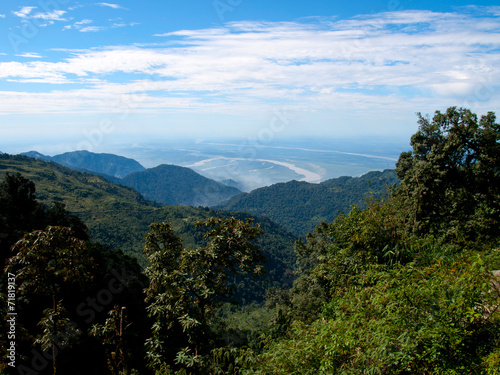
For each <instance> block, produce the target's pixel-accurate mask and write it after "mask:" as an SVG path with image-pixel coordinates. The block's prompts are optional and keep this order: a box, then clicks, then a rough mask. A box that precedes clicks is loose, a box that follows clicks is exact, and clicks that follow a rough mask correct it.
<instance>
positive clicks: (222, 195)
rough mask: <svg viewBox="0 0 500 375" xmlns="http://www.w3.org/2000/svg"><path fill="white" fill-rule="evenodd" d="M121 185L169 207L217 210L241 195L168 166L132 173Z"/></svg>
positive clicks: (200, 177) (179, 168) (212, 181)
mask: <svg viewBox="0 0 500 375" xmlns="http://www.w3.org/2000/svg"><path fill="white" fill-rule="evenodd" d="M120 183H121V184H123V185H126V186H130V187H132V188H134V189H135V190H137V191H138V192H140V193H141V194H142V195H144V197H146V198H147V199H151V200H153V201H156V202H160V203H164V204H169V205H177V204H180V205H184V206H190V205H191V206H215V205H216V204H218V203H220V202H222V201H225V200H227V199H229V198H231V197H233V196H235V195H237V194H239V193H241V192H240V191H239V190H238V189H236V188H234V187H230V186H227V185H224V184H222V183H219V182H216V181H214V180H211V179H209V178H206V177H203V176H202V175H200V174H198V173H196V172H195V171H193V170H191V169H189V168H185V167H179V166H176V165H167V164H162V165H159V166H157V167H155V168H149V169H146V170H144V171H141V172H135V173H131V174H129V175H128V176H126V177H124V178H123V179H122V180H121V181H120Z"/></svg>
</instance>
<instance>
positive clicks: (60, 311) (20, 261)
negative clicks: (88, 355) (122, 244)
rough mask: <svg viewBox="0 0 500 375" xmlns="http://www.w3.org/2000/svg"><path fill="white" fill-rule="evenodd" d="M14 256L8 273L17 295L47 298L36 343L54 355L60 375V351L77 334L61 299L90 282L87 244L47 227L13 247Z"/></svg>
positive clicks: (64, 231) (65, 231) (62, 229)
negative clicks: (70, 288) (13, 277)
mask: <svg viewBox="0 0 500 375" xmlns="http://www.w3.org/2000/svg"><path fill="white" fill-rule="evenodd" d="M13 251H14V252H15V253H16V255H15V256H13V257H12V258H10V259H9V261H8V264H7V267H6V271H7V272H10V273H14V274H15V275H16V282H17V283H18V285H19V288H18V292H19V293H20V294H22V295H26V296H31V297H33V296H35V295H39V296H42V297H48V301H50V302H48V304H49V306H48V307H47V309H45V310H44V313H43V317H42V318H41V320H40V322H39V326H40V327H42V328H43V333H42V334H41V335H40V337H39V338H38V339H37V343H40V344H41V345H42V349H43V350H46V349H50V350H51V351H52V367H53V373H54V374H56V371H57V361H56V357H57V355H58V352H59V350H61V349H64V348H65V347H67V345H68V340H69V339H70V338H71V336H72V335H76V334H77V331H76V330H75V329H74V327H71V324H70V322H69V320H68V318H67V316H66V314H65V309H64V305H63V304H62V300H61V297H62V295H63V289H64V288H65V287H67V286H68V285H70V284H80V285H81V286H82V287H83V284H84V283H85V282H86V281H88V280H89V279H90V278H91V274H90V269H91V267H92V265H93V261H92V258H89V257H88V254H87V251H86V245H85V242H84V241H82V240H80V239H77V238H75V237H74V235H73V231H72V230H71V229H70V228H65V227H51V226H49V227H47V228H46V229H45V230H40V231H34V232H31V233H28V234H26V235H24V237H23V238H22V239H21V240H19V241H18V242H17V243H16V244H15V245H14V246H13Z"/></svg>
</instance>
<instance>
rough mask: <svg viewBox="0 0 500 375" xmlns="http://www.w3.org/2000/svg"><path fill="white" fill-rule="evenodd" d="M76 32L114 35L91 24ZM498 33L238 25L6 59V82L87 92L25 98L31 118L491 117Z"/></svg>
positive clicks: (473, 21)
mask: <svg viewBox="0 0 500 375" xmlns="http://www.w3.org/2000/svg"><path fill="white" fill-rule="evenodd" d="M31 12H32V9H30V10H29V11H28V10H25V14H26V15H29V14H31ZM490 14H491V12H490ZM71 26H72V28H74V29H76V30H79V31H81V32H97V31H102V30H105V29H106V28H105V27H103V26H94V25H92V21H91V20H81V21H78V22H75V23H74V24H73V25H71ZM121 26H122V24H115V27H121ZM109 27H111V26H109ZM109 27H108V28H109ZM499 32H500V20H499V19H498V18H495V17H491V16H481V17H475V16H474V17H473V16H471V15H469V14H466V13H433V12H428V11H407V12H394V13H381V14H376V15H370V16H363V17H357V18H354V19H350V20H344V21H336V20H333V19H332V20H320V21H316V22H308V23H300V22H277V23H275V22H274V23H273V22H235V23H230V24H227V25H226V26H225V27H217V28H212V29H205V30H181V31H177V32H175V33H166V34H160V35H158V36H161V37H163V38H165V40H164V41H162V42H160V43H157V44H156V45H153V46H152V45H145V46H120V47H116V46H115V47H105V48H100V49H92V50H86V51H73V52H72V53H71V56H70V57H68V58H66V59H64V60H61V61H58V62H45V61H30V62H23V63H21V62H9V63H0V80H1V79H4V80H11V81H16V82H19V83H27V82H30V83H32V84H33V83H36V82H45V83H53V84H61V83H72V84H79V85H80V87H81V88H80V89H78V90H71V91H64V90H62V89H61V90H59V91H50V92H49V91H47V92H46V93H45V94H43V93H42V94H40V92H37V93H36V95H35V94H30V93H29V92H26V93H24V94H23V95H24V96H23V100H24V102H23V103H33V105H30V104H25V106H24V107H23V108H24V109H23V110H24V111H26V110H28V111H33V112H36V111H41V112H47V111H49V112H50V111H55V110H59V111H68V112H71V111H110V110H112V109H113V108H116V107H117V106H119V105H120V102H125V103H126V105H127V106H129V107H130V110H131V111H137V112H169V111H173V110H189V111H191V112H192V111H200V112H211V113H238V114H241V116H252V115H253V114H254V113H256V112H258V111H261V110H262V108H264V107H265V108H267V105H268V104H269V103H280V105H293V106H294V108H296V109H297V110H301V111H304V112H308V113H316V114H320V113H330V114H332V116H334V115H335V114H336V113H350V112H352V113H357V114H358V115H359V114H360V113H363V114H364V115H363V116H365V118H366V119H369V115H370V114H371V113H376V112H380V111H386V112H387V113H392V114H394V117H395V118H396V117H398V116H401V113H403V112H405V113H414V112H416V111H422V112H425V111H427V110H428V108H431V109H435V108H436V106H444V107H447V106H449V105H454V104H457V105H461V104H463V105H467V104H468V103H475V104H477V105H481V106H490V109H491V108H495V106H497V107H498V105H499V102H500V98H499V96H498V87H499V86H500V53H499V52H498V51H499V49H500V39H499V38H498V33H499ZM115 73H119V75H120V80H119V81H118V80H117V79H116V78H114V77H113V75H114V74H115ZM124 77H125V78H124ZM21 87H22V86H21ZM478 93H479V94H478ZM8 95H10V93H5V92H4V93H3V94H2V95H0V96H4V97H6V96H8ZM17 95H21V94H17ZM117 98H119V99H117ZM59 99H60V101H59ZM117 102H118V103H117ZM0 103H1V104H0V113H12V112H15V111H16V110H17V109H16V108H19V105H16V104H15V103H11V100H8V99H5V100H2V101H0ZM9 103H10V104H9ZM56 103H57V104H56ZM9 105H12V106H9ZM56 108H57V109H56ZM346 117H347V116H346ZM367 121H369V120H367Z"/></svg>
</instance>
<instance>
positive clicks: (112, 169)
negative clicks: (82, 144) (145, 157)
mask: <svg viewBox="0 0 500 375" xmlns="http://www.w3.org/2000/svg"><path fill="white" fill-rule="evenodd" d="M21 155H26V156H30V157H34V158H36V159H42V160H44V161H54V162H56V163H59V164H61V165H64V166H66V167H69V168H71V169H76V170H88V171H92V172H98V173H101V174H106V175H109V176H115V177H119V178H122V177H125V176H126V175H128V174H130V173H132V172H137V171H143V170H144V169H145V168H144V167H143V166H142V165H141V164H140V163H139V162H138V161H136V160H134V159H130V158H126V157H124V156H119V155H115V154H106V153H101V154H98V153H94V152H90V151H86V150H78V151H70V152H65V153H63V154H59V155H54V156H47V155H43V154H40V153H39V152H36V151H29V152H25V153H22V154H21Z"/></svg>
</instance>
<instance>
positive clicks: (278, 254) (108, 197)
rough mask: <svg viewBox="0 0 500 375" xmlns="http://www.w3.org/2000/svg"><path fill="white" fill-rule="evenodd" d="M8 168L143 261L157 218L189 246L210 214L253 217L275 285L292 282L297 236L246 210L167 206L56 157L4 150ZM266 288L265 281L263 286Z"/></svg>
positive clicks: (99, 237)
mask: <svg viewBox="0 0 500 375" xmlns="http://www.w3.org/2000/svg"><path fill="white" fill-rule="evenodd" d="M6 172H9V173H16V172H20V173H21V174H22V175H23V176H24V177H26V178H29V179H30V180H32V181H33V182H34V183H35V185H36V197H37V199H38V200H39V201H40V202H42V203H44V204H46V205H52V204H53V203H54V202H62V203H64V204H65V205H66V209H67V210H68V211H70V212H71V213H74V214H76V215H78V216H79V217H80V218H81V219H82V220H83V221H84V223H85V224H86V225H87V226H88V227H89V229H90V234H91V238H92V239H93V240H94V241H98V242H100V243H103V244H105V245H108V246H110V247H112V248H120V249H122V250H123V251H124V252H125V253H126V254H129V255H133V256H135V257H137V258H138V259H139V261H140V262H141V263H142V264H144V257H143V254H142V248H143V245H144V234H145V233H147V232H148V231H149V225H150V224H151V223H153V222H160V221H169V222H171V223H172V225H173V228H174V230H175V231H176V233H177V234H178V235H179V236H180V237H181V238H183V240H184V244H185V246H186V247H195V246H197V245H200V244H201V243H202V235H201V233H200V232H199V231H197V230H196V229H195V227H194V225H192V224H193V223H195V222H196V221H199V220H204V219H207V218H209V217H212V216H219V217H230V216H235V217H238V218H247V217H254V219H255V221H256V222H258V223H260V224H261V225H262V228H263V230H264V232H265V233H264V235H262V236H261V238H260V240H259V245H260V246H261V248H262V250H263V252H264V253H265V255H266V257H267V258H268V260H269V262H268V264H267V266H266V267H267V268H268V270H269V271H270V272H269V278H270V281H271V283H272V284H275V283H277V284H281V285H282V282H289V279H288V277H287V276H286V275H285V274H286V272H287V269H289V268H293V267H294V266H295V256H294V253H293V242H294V241H295V240H296V237H295V236H294V235H293V234H292V233H290V232H289V231H287V230H285V229H284V228H283V227H281V226H280V225H278V224H276V223H273V222H272V221H271V220H269V219H267V218H265V217H261V218H257V217H255V215H253V216H252V215H248V214H246V213H229V212H227V211H220V210H218V211H215V210H211V209H209V208H194V207H183V206H165V205H160V204H157V203H154V202H151V201H148V200H146V199H144V198H143V197H142V196H141V195H140V194H139V193H137V192H136V191H135V190H133V189H132V188H130V187H126V186H122V185H117V184H113V183H112V182H110V181H108V180H106V179H105V178H103V177H101V176H96V175H91V174H88V173H82V172H78V171H74V170H72V169H70V168H67V167H64V166H61V165H59V164H57V163H53V162H44V161H42V160H36V159H33V158H30V157H26V156H21V155H15V156H12V155H8V154H2V155H0V179H3V176H4V174H5V173H6ZM259 288H261V292H262V293H263V292H264V290H263V288H264V287H263V286H262V285H260V286H259Z"/></svg>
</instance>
